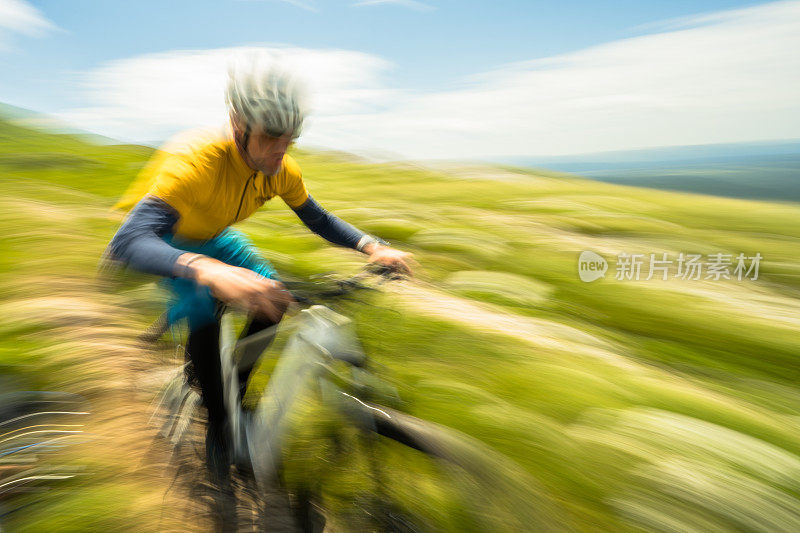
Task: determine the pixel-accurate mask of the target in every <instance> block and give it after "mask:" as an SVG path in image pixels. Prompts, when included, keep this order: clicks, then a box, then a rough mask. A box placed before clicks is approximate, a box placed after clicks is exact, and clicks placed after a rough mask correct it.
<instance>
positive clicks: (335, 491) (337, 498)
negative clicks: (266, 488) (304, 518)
mask: <svg viewBox="0 0 800 533" xmlns="http://www.w3.org/2000/svg"><path fill="white" fill-rule="evenodd" d="M337 411H338V413H339V414H340V415H342V416H343V417H344V419H345V420H347V421H349V424H342V419H341V418H340V419H339V420H338V421H332V422H331V423H330V424H328V427H327V429H328V430H332V431H329V432H328V434H327V435H326V436H325V439H327V441H326V442H327V444H324V445H322V446H321V447H320V446H317V447H316V448H314V447H312V446H309V445H308V442H309V439H306V446H305V448H304V445H303V442H302V438H301V442H300V444H299V445H298V444H297V443H296V444H295V449H294V450H293V451H290V453H289V454H288V456H287V457H286V458H285V460H284V461H285V465H286V464H287V463H288V465H289V467H291V465H292V463H294V464H295V465H296V466H297V467H300V468H303V469H305V470H306V471H305V472H302V471H300V469H299V468H295V472H294V473H287V475H288V476H289V479H288V480H287V483H288V484H289V485H290V487H291V488H292V490H293V491H294V493H295V494H296V495H297V500H298V508H299V509H300V512H301V514H302V513H303V512H304V509H309V508H311V509H313V508H315V507H321V508H323V509H324V511H322V512H323V514H324V515H325V516H326V518H327V519H328V522H329V523H330V525H331V528H332V529H333V530H344V531H368V530H370V531H396V532H419V531H481V532H483V531H492V532H495V531H509V532H511V531H513V532H517V531H531V530H535V531H545V532H547V531H568V530H570V529H571V528H570V527H569V521H568V519H567V513H566V512H565V511H563V510H562V509H561V508H560V506H559V505H558V504H557V503H556V502H555V501H554V499H553V498H552V497H550V496H549V495H548V493H547V491H546V490H545V489H544V488H543V487H542V486H541V485H540V484H539V483H537V482H536V480H534V479H532V477H531V476H530V475H528V474H527V473H526V472H525V471H523V470H522V469H521V468H520V467H519V466H517V465H516V464H514V463H513V462H512V461H510V460H509V459H508V458H506V457H504V456H503V455H501V454H499V453H498V452H496V451H494V450H493V449H491V448H490V447H488V446H487V445H485V444H483V443H481V442H480V441H478V440H476V439H474V438H471V437H469V436H467V435H464V434H463V433H460V432H458V431H455V430H453V429H451V428H447V427H444V426H441V425H438V424H435V423H432V422H428V421H425V420H421V419H419V418H416V417H413V416H411V415H408V414H405V413H402V412H400V411H396V410H394V409H390V408H387V407H383V406H380V405H376V404H371V403H368V402H362V401H361V400H359V399H357V398H355V397H353V396H350V395H348V394H344V393H340V402H339V404H338V405H337ZM317 416H318V415H317ZM315 422H320V420H319V419H317V420H315ZM321 423H322V425H325V422H324V421H321ZM337 424H338V426H337ZM348 428H349V429H348ZM323 433H324V431H323ZM354 443H355V444H354ZM292 456H294V457H292ZM302 456H305V461H303V460H302V459H303V458H302ZM298 457H299V458H298ZM320 465H321V466H320ZM309 468H310V469H311V470H310V471H309ZM309 530H313V529H309Z"/></svg>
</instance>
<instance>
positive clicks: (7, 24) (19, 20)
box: [0, 0, 56, 47]
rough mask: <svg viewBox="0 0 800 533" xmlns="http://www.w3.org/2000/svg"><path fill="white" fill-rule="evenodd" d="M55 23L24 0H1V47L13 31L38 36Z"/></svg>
mask: <svg viewBox="0 0 800 533" xmlns="http://www.w3.org/2000/svg"><path fill="white" fill-rule="evenodd" d="M55 28H56V27H55V25H54V24H53V23H52V22H50V21H49V20H47V19H46V18H44V16H43V15H42V14H41V12H40V11H39V10H38V9H36V8H35V7H33V6H32V5H30V4H29V3H28V2H25V1H23V0H0V47H2V45H3V43H4V42H5V41H6V40H7V38H8V36H9V35H10V34H12V33H21V34H23V35H29V36H33V37H38V36H40V35H43V34H44V33H46V32H48V31H52V30H54V29H55Z"/></svg>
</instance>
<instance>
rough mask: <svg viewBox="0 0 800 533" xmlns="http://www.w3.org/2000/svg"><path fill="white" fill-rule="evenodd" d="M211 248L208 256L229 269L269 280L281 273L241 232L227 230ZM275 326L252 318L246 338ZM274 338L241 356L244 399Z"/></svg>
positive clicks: (250, 347)
mask: <svg viewBox="0 0 800 533" xmlns="http://www.w3.org/2000/svg"><path fill="white" fill-rule="evenodd" d="M208 246H210V247H212V248H213V250H209V252H211V253H209V254H208V255H211V256H212V257H214V258H215V259H218V260H220V261H222V262H224V263H227V264H229V265H233V266H238V267H241V268H246V269H248V270H252V271H253V272H255V273H257V274H259V275H261V276H264V277H265V278H270V279H278V275H277V272H276V271H275V269H274V268H273V266H272V265H271V264H270V262H269V261H267V260H266V259H265V258H264V257H262V256H261V254H259V253H258V250H257V249H256V248H255V246H253V243H252V242H251V241H250V239H248V238H247V237H246V236H245V235H244V234H243V233H241V232H239V231H237V230H234V229H231V228H228V229H226V230H225V231H223V232H222V233H221V234H220V235H218V236H217V237H216V238H214V239H212V241H209V243H208ZM275 324H276V323H275V322H272V321H270V320H268V319H266V318H257V317H250V320H249V324H248V325H247V327H246V328H245V329H244V331H243V333H242V337H245V336H248V335H252V334H254V333H258V332H259V331H263V330H264V329H267V328H270V327H272V326H274V325H275ZM273 338H274V335H270V336H267V337H265V338H264V339H262V340H261V341H260V342H257V343H254V344H251V345H249V346H247V347H246V348H244V349H243V350H242V352H241V353H240V354H239V359H238V361H237V367H238V370H239V383H240V384H241V390H240V393H241V394H242V395H243V394H244V391H245V389H246V387H247V382H248V380H249V379H250V373H251V372H252V370H253V368H254V367H255V366H256V363H258V359H259V358H260V357H261V354H263V353H264V350H266V349H267V348H268V347H269V345H270V344H271V343H272V340H273Z"/></svg>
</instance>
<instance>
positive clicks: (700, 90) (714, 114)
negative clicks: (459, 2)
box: [62, 1, 800, 158]
mask: <svg viewBox="0 0 800 533" xmlns="http://www.w3.org/2000/svg"><path fill="white" fill-rule="evenodd" d="M673 27H674V28H675V29H673V30H671V31H667V32H663V33H658V34H652V35H646V36H641V37H634V38H630V39H625V40H620V41H615V42H611V43H607V44H603V45H599V46H595V47H591V48H587V49H584V50H580V51H577V52H574V53H570V54H565V55H560V56H555V57H548V58H543V59H538V60H533V61H528V62H522V63H515V64H511V65H506V66H504V67H502V68H498V69H497V70H494V71H491V72H486V73H482V74H479V75H476V76H474V77H472V78H470V79H468V80H464V81H463V82H462V84H461V87H460V88H458V89H457V90H450V91H444V92H425V91H419V92H409V91H402V92H401V91H395V90H392V89H391V85H389V84H388V81H389V80H388V79H387V75H388V72H387V71H388V69H389V67H390V65H389V64H388V63H387V62H385V61H383V60H382V59H380V58H377V57H375V56H371V55H368V54H363V53H359V52H348V51H340V50H306V49H287V50H284V51H283V54H284V56H285V59H286V61H287V62H289V63H296V64H297V65H298V66H299V68H300V70H301V71H302V72H305V73H306V74H307V76H308V77H310V79H311V80H312V81H313V85H314V86H315V89H316V94H317V100H316V105H315V108H316V113H315V114H314V115H313V121H312V123H311V124H310V125H309V128H308V129H307V135H305V141H306V142H307V143H309V144H315V145H321V146H329V147H332V148H337V149H343V150H353V151H362V150H376V151H390V152H396V153H400V154H403V155H407V156H410V157H418V158H427V157H448V158H474V157H497V156H504V155H558V154H569V153H582V152H592V151H603V150H622V149H632V148H643V147H650V146H663V145H681V144H701V143H711V142H736V141H749V140H767V139H776V138H793V137H800V98H798V96H800V54H797V52H796V51H797V50H798V49H800V2H797V1H791V2H776V3H772V4H764V5H760V6H756V7H751V8H746V9H739V10H733V11H726V12H722V13H717V14H711V15H703V16H701V17H696V18H695V19H685V20H682V21H681V23H680V24H679V25H678V26H677V27H675V25H673ZM236 51H237V50H234V49H231V50H210V51H187V52H170V53H165V54H156V55H148V56H142V57H138V58H133V59H126V60H121V61H116V62H114V63H111V64H109V65H106V66H104V67H102V68H100V69H98V70H97V71H94V72H92V73H91V74H90V75H89V77H88V83H89V86H90V87H91V91H92V92H91V96H92V100H93V104H92V105H93V106H92V107H91V108H88V109H84V110H72V111H70V112H65V113H63V114H62V117H63V118H66V119H68V120H72V121H73V122H77V123H79V124H80V125H81V126H82V127H86V128H88V129H91V130H93V131H96V132H98V133H102V134H105V135H109V136H112V137H118V138H126V139H154V138H160V137H163V135H164V134H165V133H169V132H172V131H175V130H177V129H180V128H182V127H188V126H195V125H199V124H202V123H204V122H207V121H210V120H212V119H218V118H220V117H222V116H223V114H224V111H223V107H222V85H223V78H224V63H225V57H227V55H229V54H231V53H234V52H236Z"/></svg>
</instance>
